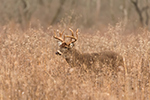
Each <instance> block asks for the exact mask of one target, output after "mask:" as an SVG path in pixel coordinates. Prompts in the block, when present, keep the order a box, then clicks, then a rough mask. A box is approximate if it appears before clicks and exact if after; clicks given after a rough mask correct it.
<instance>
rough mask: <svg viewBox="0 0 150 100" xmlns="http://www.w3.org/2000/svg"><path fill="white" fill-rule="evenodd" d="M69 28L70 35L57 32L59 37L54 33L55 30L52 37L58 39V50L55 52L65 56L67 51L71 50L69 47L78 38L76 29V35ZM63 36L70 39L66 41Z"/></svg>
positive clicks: (72, 45)
mask: <svg viewBox="0 0 150 100" xmlns="http://www.w3.org/2000/svg"><path fill="white" fill-rule="evenodd" d="M69 30H70V31H71V33H72V35H64V36H63V33H64V31H62V32H59V37H58V36H57V35H56V32H55V31H54V34H55V35H54V38H55V39H57V40H59V42H58V45H59V50H57V52H56V54H57V55H65V56H67V55H68V54H69V51H71V49H72V48H73V47H74V43H75V42H76V41H77V39H78V29H77V30H76V37H75V35H74V32H73V30H72V29H71V28H69ZM65 38H70V41H68V42H66V41H65Z"/></svg>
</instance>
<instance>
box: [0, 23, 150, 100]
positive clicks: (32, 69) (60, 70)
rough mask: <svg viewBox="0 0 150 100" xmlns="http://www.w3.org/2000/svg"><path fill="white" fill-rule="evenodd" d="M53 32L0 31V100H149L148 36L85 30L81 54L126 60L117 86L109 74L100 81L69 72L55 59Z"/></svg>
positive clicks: (92, 75)
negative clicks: (111, 54)
mask: <svg viewBox="0 0 150 100" xmlns="http://www.w3.org/2000/svg"><path fill="white" fill-rule="evenodd" d="M53 29H56V27H55V28H54V27H50V28H48V29H46V30H42V28H39V29H33V28H29V29H28V30H26V31H25V32H23V31H21V30H20V29H18V28H17V27H16V26H14V27H12V26H9V25H8V26H4V27H1V28H0V100H29V99H30V100H119V99H120V100H149V99H150V67H149V60H150V57H149V55H150V51H149V47H150V32H149V31H147V30H144V29H141V30H140V32H139V34H136V35H135V34H130V35H123V34H121V33H122V27H120V26H119V24H117V25H116V27H109V28H108V31H107V32H105V33H104V34H101V32H100V30H99V31H96V32H92V34H90V33H87V32H85V31H84V30H81V32H80V34H79V40H78V41H77V43H76V49H78V50H80V51H81V52H84V53H92V52H100V51H104V50H111V51H115V52H117V53H119V54H120V55H122V56H123V57H124V64H125V67H126V76H125V81H123V82H122V81H121V79H120V77H118V80H117V81H116V80H114V79H113V77H111V72H109V71H108V70H109V69H108V68H107V69H104V70H103V72H102V73H100V74H99V75H96V74H95V73H92V72H91V73H88V72H82V70H81V69H80V68H78V67H75V68H70V66H69V65H68V64H67V63H66V61H65V60H64V59H63V58H61V57H58V56H56V55H55V51H56V47H57V44H56V42H55V40H54V39H53V37H52V36H53ZM93 31H95V30H93ZM89 32H90V31H89ZM87 34H88V35H87ZM116 83H119V84H116ZM122 84H123V85H124V88H125V89H122V88H121V86H120V85H122Z"/></svg>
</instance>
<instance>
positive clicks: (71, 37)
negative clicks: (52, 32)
mask: <svg viewBox="0 0 150 100" xmlns="http://www.w3.org/2000/svg"><path fill="white" fill-rule="evenodd" d="M69 30H70V31H71V33H72V36H69V35H67V36H65V37H67V38H70V42H68V43H67V44H70V43H74V42H76V41H77V39H78V29H77V30H76V37H75V36H74V32H73V30H72V29H71V28H69ZM72 39H74V40H73V41H72Z"/></svg>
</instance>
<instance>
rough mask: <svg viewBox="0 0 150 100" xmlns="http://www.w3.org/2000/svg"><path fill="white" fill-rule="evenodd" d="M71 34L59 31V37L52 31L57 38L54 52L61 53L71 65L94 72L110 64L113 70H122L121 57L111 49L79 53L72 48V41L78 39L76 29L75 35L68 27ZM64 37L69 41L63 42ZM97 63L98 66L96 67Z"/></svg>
mask: <svg viewBox="0 0 150 100" xmlns="http://www.w3.org/2000/svg"><path fill="white" fill-rule="evenodd" d="M69 30H70V31H71V33H72V35H70V36H69V35H64V38H63V37H62V36H63V32H64V31H63V32H59V35H60V36H59V37H58V36H57V35H56V32H55V31H54V34H55V36H54V38H55V39H58V40H59V41H60V42H59V50H57V52H56V54H57V55H61V56H62V57H63V58H65V60H66V61H67V63H68V64H69V65H70V66H71V67H75V66H81V67H86V68H87V69H91V70H93V71H94V72H97V71H99V70H100V68H101V67H103V65H106V66H110V67H111V68H112V69H113V70H114V71H115V72H116V71H119V70H120V69H121V70H123V57H122V56H121V55H119V54H117V53H115V52H113V51H103V52H100V53H91V54H90V53H80V52H79V51H78V50H77V49H75V48H74V43H75V42H76V41H77V39H78V29H77V30H76V37H75V34H74V32H73V30H72V29H70V28H69ZM65 38H70V41H69V42H65ZM97 65H98V66H99V67H97Z"/></svg>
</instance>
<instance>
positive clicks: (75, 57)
mask: <svg viewBox="0 0 150 100" xmlns="http://www.w3.org/2000/svg"><path fill="white" fill-rule="evenodd" d="M65 59H66V61H67V63H68V64H69V65H70V66H71V67H75V66H76V65H78V64H79V63H82V54H81V53H80V52H79V51H78V50H77V49H75V48H72V49H71V50H70V51H69V52H68V54H67V56H66V57H65Z"/></svg>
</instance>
